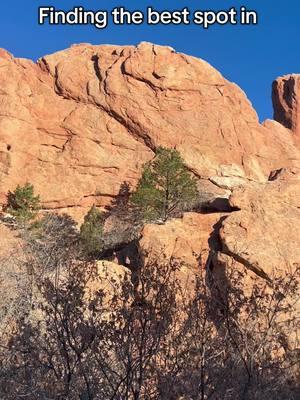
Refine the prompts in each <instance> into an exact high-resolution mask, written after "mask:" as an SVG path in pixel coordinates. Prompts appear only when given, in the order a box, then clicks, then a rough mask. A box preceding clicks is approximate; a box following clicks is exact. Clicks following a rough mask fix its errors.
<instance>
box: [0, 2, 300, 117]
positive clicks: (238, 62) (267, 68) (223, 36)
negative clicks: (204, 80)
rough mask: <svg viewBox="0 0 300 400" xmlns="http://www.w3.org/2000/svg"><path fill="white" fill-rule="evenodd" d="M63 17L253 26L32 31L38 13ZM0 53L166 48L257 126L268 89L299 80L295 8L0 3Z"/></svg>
mask: <svg viewBox="0 0 300 400" xmlns="http://www.w3.org/2000/svg"><path fill="white" fill-rule="evenodd" d="M48 5H49V6H50V5H52V6H55V7H56V8H61V9H71V8H72V7H73V6H75V5H76V6H80V5H82V6H83V7H85V8H90V9H95V10H96V9H107V10H111V9H112V8H113V7H116V6H124V7H126V8H127V9H142V10H143V9H145V8H146V7H147V6H149V5H152V6H153V7H155V8H157V9H172V10H173V9H181V8H183V7H185V6H188V7H189V8H190V9H195V8H197V9H228V8H230V7H231V6H235V7H240V6H241V5H245V6H247V8H250V9H251V8H252V9H256V10H257V11H258V13H259V17H260V20H259V24H258V25H257V26H251V27H248V26H229V25H227V26H222V27H220V26H213V27H211V28H210V29H208V30H203V29H202V28H201V27H200V26H195V25H189V26H162V25H159V26H147V25H140V26H114V25H112V24H110V25H109V27H108V28H106V29H105V30H97V29H95V28H94V27H87V26H60V27H57V26H46V25H45V26H39V25H38V23H37V15H38V12H37V9H38V7H39V6H48ZM0 38H1V41H0V47H4V48H6V49H7V50H9V51H10V52H12V53H13V54H14V55H15V56H18V57H27V58H32V59H34V60H36V59H37V58H39V57H40V56H42V55H44V54H49V53H52V52H54V51H57V50H61V49H63V48H66V47H68V46H69V45H71V44H73V43H80V42H88V43H93V44H102V43H103V44H106V43H111V44H137V43H139V42H140V41H150V42H154V43H157V44H163V45H169V46H172V47H174V48H175V49H176V50H177V51H180V52H184V53H187V54H190V55H193V56H196V57H200V58H203V59H205V60H207V61H208V62H209V63H211V64H212V65H213V66H215V67H216V68H217V69H218V70H220V71H221V72H222V74H223V75H224V76H225V77H226V78H227V79H229V80H231V81H234V82H236V83H237V84H238V85H240V86H241V87H242V89H243V90H244V91H245V92H246V93H247V95H248V97H249V99H250V100H251V101H252V103H253V105H254V107H255V108H256V110H257V111H258V113H259V116H260V119H261V120H264V119H265V118H269V117H271V116H272V107H271V83H272V80H273V79H274V78H276V77H277V76H279V75H283V74H287V73H292V72H293V73H296V72H300V52H299V50H298V47H299V43H298V42H299V38H300V3H299V0H285V1H284V2H283V1H280V0H275V1H270V0H244V1H240V0H181V1H175V0H174V1H170V0H168V1H167V0H160V1H157V0H149V3H148V2H147V1H146V0H140V1H136V0H132V1H128V0H127V1H125V0H124V3H122V1H120V0H118V1H107V0H77V1H76V2H73V1H70V0H60V1H57V0H49V1H48V0H43V1H39V0H10V1H6V0H3V1H2V2H1V8H0Z"/></svg>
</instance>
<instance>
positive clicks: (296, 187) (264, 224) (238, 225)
mask: <svg viewBox="0 0 300 400" xmlns="http://www.w3.org/2000/svg"><path fill="white" fill-rule="evenodd" d="M299 199H300V176H299V174H298V173H295V171H281V173H279V174H278V178H277V179H276V180H274V181H271V182H268V183H266V184H259V183H252V184H249V185H248V186H243V187H240V188H237V189H235V190H234V191H233V194H232V195H231V197H230V204H231V205H232V206H233V207H237V208H240V211H237V212H234V213H232V214H231V215H229V216H228V217H227V218H226V219H225V220H224V221H223V223H222V228H221V230H220V238H221V242H222V251H223V253H226V254H228V255H230V256H231V257H232V258H234V259H235V260H236V261H239V262H240V263H242V264H243V265H245V266H246V267H247V268H249V269H251V270H252V271H254V272H255V273H256V274H257V275H259V276H261V277H264V278H267V277H269V276H271V275H274V276H281V275H282V273H283V272H285V271H293V270H294V269H295V266H296V265H300V225H299V221H300V202H299Z"/></svg>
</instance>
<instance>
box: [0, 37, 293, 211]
mask: <svg viewBox="0 0 300 400" xmlns="http://www.w3.org/2000/svg"><path fill="white" fill-rule="evenodd" d="M0 82H1V86H0V88H1V89H0V203H3V202H4V201H5V194H6V193H7V191H8V190H13V189H14V188H15V186H16V185H17V184H23V183H25V182H26V181H29V182H31V183H33V184H34V186H35V188H36V192H37V193H39V194H40V195H41V199H42V202H43V207H44V208H45V209H55V210H58V209H59V210H62V211H66V212H68V213H70V214H72V215H73V216H75V217H78V218H81V217H82V215H83V214H84V213H85V212H86V209H87V208H88V207H90V205H91V204H93V203H96V204H97V205H99V206H105V205H107V204H109V203H110V202H111V201H112V199H113V198H114V196H116V194H117V193H118V191H119V189H120V186H121V184H122V183H123V182H125V181H126V182H128V183H130V184H131V185H132V186H134V185H135V184H136V182H137V180H138V178H139V176H140V173H141V169H142V165H143V163H144V162H146V161H148V160H149V159H151V158H152V157H153V155H154V153H153V151H154V150H155V149H156V148H157V146H168V147H176V148H177V149H178V150H179V151H180V152H181V154H182V156H183V158H184V159H185V162H186V164H187V166H188V167H189V168H190V170H191V171H193V172H194V173H195V175H196V176H198V177H200V178H201V179H202V180H207V181H210V182H211V183H212V185H215V187H216V189H217V190H219V189H218V188H223V189H226V190H232V188H233V187H235V186H237V185H240V184H241V183H245V182H252V181H254V182H264V181H266V180H267V178H268V176H269V174H270V171H272V170H276V169H279V168H282V167H293V168H299V166H300V161H299V160H300V152H299V149H298V147H297V145H296V143H295V138H294V137H293V135H291V133H290V131H289V130H288V129H286V128H284V127H283V126H281V125H280V124H278V123H275V122H271V121H270V122H268V123H265V124H264V125H261V124H260V123H259V121H258V118H257V115H256V112H255V111H254V109H253V108H252V106H251V104H250V102H249V101H248V100H247V98H246V96H245V94H244V93H243V92H242V90H241V89H240V88H239V87H238V86H236V85H235V84H233V83H230V82H228V81H227V80H225V79H224V78H223V77H222V75H221V74H220V73H219V72H218V71H216V70H215V69H214V68H213V67H211V66H210V65H209V64H208V63H206V62H205V61H203V60H200V59H196V58H194V57H190V56H186V55H184V54H179V53H176V52H175V51H174V50H173V49H171V48H169V47H161V46H156V45H153V44H150V43H141V44H140V45H138V46H136V47H135V46H92V45H87V44H82V45H77V46H73V47H71V48H69V49H67V50H64V51H61V52H58V53H55V54H52V55H49V56H45V57H43V58H41V59H40V60H39V61H38V62H37V63H36V64H35V63H33V62H32V61H29V60H25V59H16V58H14V57H13V56H11V55H10V54H9V53H8V52H6V51H4V50H2V51H1V52H0Z"/></svg>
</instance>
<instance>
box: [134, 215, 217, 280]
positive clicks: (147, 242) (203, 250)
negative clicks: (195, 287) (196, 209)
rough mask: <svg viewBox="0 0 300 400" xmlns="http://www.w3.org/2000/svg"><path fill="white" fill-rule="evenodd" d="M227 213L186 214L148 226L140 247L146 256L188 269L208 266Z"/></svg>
mask: <svg viewBox="0 0 300 400" xmlns="http://www.w3.org/2000/svg"><path fill="white" fill-rule="evenodd" d="M223 217H224V214H220V213H214V214H197V213H186V214H184V216H183V218H182V219H172V220H170V221H167V222H166V223H165V224H163V225H155V224H149V225H146V226H145V228H144V230H143V232H142V238H141V240H140V247H141V250H142V252H143V254H145V256H146V257H149V258H156V259H157V258H158V259H161V260H162V261H167V262H168V261H169V260H171V259H172V260H174V261H175V262H177V263H178V264H182V268H184V269H185V270H186V271H187V272H188V271H189V272H196V273H197V271H199V269H200V268H205V265H206V263H207V260H208V257H209V254H210V251H211V248H213V247H216V245H217V242H218V236H217V232H218V231H217V229H216V227H217V225H218V224H219V221H220V219H222V218H223Z"/></svg>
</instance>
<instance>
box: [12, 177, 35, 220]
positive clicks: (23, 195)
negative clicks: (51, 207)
mask: <svg viewBox="0 0 300 400" xmlns="http://www.w3.org/2000/svg"><path fill="white" fill-rule="evenodd" d="M39 209H40V197H39V196H38V195H35V193H34V187H33V185H32V184H30V183H28V182H27V183H26V184H25V185H24V186H20V185H18V186H17V187H16V189H15V191H14V192H8V195H7V206H6V210H7V211H8V212H9V213H10V214H11V215H13V216H14V217H15V218H16V219H17V221H18V222H21V223H26V222H29V221H30V220H32V219H33V218H34V217H35V216H36V214H37V212H38V210H39Z"/></svg>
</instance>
